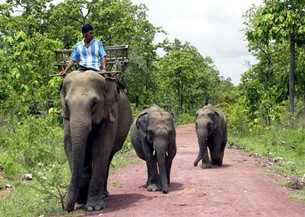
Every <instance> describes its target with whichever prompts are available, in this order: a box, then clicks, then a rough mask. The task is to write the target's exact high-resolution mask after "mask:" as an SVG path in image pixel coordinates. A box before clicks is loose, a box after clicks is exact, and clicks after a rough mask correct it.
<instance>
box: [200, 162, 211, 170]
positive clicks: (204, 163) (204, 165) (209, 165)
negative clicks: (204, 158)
mask: <svg viewBox="0 0 305 217" xmlns="http://www.w3.org/2000/svg"><path fill="white" fill-rule="evenodd" d="M201 167H202V168H203V169H207V168H211V162H203V163H202V165H201Z"/></svg>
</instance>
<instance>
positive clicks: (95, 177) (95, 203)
mask: <svg viewBox="0 0 305 217" xmlns="http://www.w3.org/2000/svg"><path fill="white" fill-rule="evenodd" d="M104 133H105V132H104ZM105 141H106V140H98V139H97V140H96V141H95V142H94V144H93V148H92V158H93V164H92V177H91V181H90V185H89V192H88V201H87V204H86V210H88V211H92V210H101V209H103V208H104V207H105V201H104V200H103V198H104V197H105V195H106V194H107V193H106V192H105V186H106V182H107V174H108V165H109V159H110V154H111V148H112V146H111V145H110V144H112V143H111V140H108V141H110V142H105Z"/></svg>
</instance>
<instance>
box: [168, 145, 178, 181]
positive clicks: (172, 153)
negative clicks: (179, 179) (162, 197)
mask: <svg viewBox="0 0 305 217" xmlns="http://www.w3.org/2000/svg"><path fill="white" fill-rule="evenodd" d="M176 152H177V149H176V148H174V149H173V150H169V151H168V155H167V156H166V158H165V160H166V173H167V181H168V184H169V183H170V173H171V168H172V162H173V159H174V157H175V155H176Z"/></svg>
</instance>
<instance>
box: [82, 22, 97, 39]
mask: <svg viewBox="0 0 305 217" xmlns="http://www.w3.org/2000/svg"><path fill="white" fill-rule="evenodd" d="M82 33H83V36H84V38H85V40H86V41H89V42H90V41H91V40H92V39H93V35H94V28H93V26H91V25H90V24H89V23H88V24H85V25H84V26H83V28H82Z"/></svg>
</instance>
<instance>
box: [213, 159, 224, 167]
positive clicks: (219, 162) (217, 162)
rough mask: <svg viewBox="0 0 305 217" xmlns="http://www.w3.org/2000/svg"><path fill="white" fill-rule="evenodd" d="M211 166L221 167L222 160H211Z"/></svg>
mask: <svg viewBox="0 0 305 217" xmlns="http://www.w3.org/2000/svg"><path fill="white" fill-rule="evenodd" d="M212 165H217V166H221V165H222V160H220V159H218V160H215V159H213V160H212Z"/></svg>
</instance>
